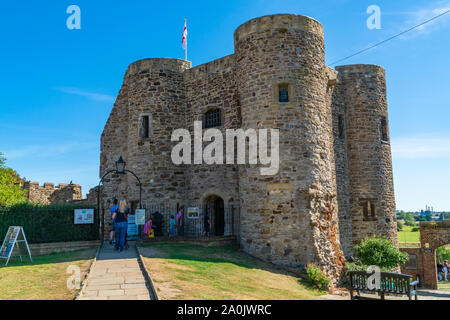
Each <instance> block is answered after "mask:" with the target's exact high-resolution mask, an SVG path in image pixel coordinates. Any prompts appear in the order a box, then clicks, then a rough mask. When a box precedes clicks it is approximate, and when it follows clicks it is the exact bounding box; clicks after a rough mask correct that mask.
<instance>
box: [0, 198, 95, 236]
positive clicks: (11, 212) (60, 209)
mask: <svg viewBox="0 0 450 320" xmlns="http://www.w3.org/2000/svg"><path fill="white" fill-rule="evenodd" d="M75 209H93V207H92V206H86V205H76V204H58V205H35V204H30V203H22V204H18V205H13V206H10V207H6V208H5V207H4V208H0V238H1V240H0V241H3V238H4V237H5V235H6V232H7V231H8V227H9V226H21V227H23V228H24V231H25V235H26V237H27V241H28V243H50V242H69V241H87V240H97V239H98V238H99V223H98V218H97V209H95V215H94V217H95V219H94V224H88V225H76V224H74V223H73V219H74V210H75Z"/></svg>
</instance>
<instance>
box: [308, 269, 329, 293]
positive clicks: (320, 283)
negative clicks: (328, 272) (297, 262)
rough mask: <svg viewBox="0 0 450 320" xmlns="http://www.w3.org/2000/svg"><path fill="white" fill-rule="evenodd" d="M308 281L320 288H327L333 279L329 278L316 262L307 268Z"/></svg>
mask: <svg viewBox="0 0 450 320" xmlns="http://www.w3.org/2000/svg"><path fill="white" fill-rule="evenodd" d="M306 274H307V276H308V281H309V282H310V283H311V284H312V285H313V286H315V287H317V288H318V289H320V290H327V289H328V287H329V286H330V283H331V281H330V280H328V279H327V277H326V276H325V274H324V273H323V272H322V270H320V268H319V267H318V266H316V265H314V264H310V265H308V267H307V268H306Z"/></svg>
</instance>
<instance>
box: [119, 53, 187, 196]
mask: <svg viewBox="0 0 450 320" xmlns="http://www.w3.org/2000/svg"><path fill="white" fill-rule="evenodd" d="M187 68H190V62H188V61H184V60H178V59H165V58H157V59H145V60H140V61H137V62H134V63H132V64H131V65H130V66H129V68H128V70H127V73H126V75H125V82H126V84H127V90H128V92H127V95H128V138H127V154H126V155H124V159H125V161H127V168H128V169H130V170H132V171H133V172H135V173H136V175H137V176H138V177H142V180H143V181H144V183H143V192H142V195H143V200H144V202H145V201H147V202H149V201H151V202H166V203H167V202H182V201H183V199H184V183H185V181H184V168H183V167H180V166H175V165H174V164H173V163H172V160H171V150H172V148H171V146H172V142H171V141H170V139H171V135H172V132H173V131H174V130H175V129H177V128H180V127H182V126H183V123H184V111H185V110H184V109H185V87H184V80H183V77H184V75H183V72H184V71H185V70H186V69H187ZM127 180H128V186H129V188H130V189H129V190H128V192H127V193H128V194H129V195H133V197H134V198H133V199H129V200H134V201H135V200H138V199H136V195H139V186H138V184H137V181H136V179H135V178H134V177H133V176H132V175H127Z"/></svg>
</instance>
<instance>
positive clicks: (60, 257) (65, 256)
mask: <svg viewBox="0 0 450 320" xmlns="http://www.w3.org/2000/svg"><path fill="white" fill-rule="evenodd" d="M96 250H97V249H95V248H94V249H82V250H76V251H67V252H57V253H52V254H49V255H45V256H37V257H32V258H33V261H32V262H31V261H30V258H29V256H28V255H25V256H22V261H20V258H19V257H18V256H17V257H11V259H10V260H9V263H8V265H7V266H5V263H6V259H2V260H0V270H2V269H6V268H9V267H23V266H36V265H43V264H50V263H64V262H72V261H78V260H88V259H92V258H94V256H95V252H96Z"/></svg>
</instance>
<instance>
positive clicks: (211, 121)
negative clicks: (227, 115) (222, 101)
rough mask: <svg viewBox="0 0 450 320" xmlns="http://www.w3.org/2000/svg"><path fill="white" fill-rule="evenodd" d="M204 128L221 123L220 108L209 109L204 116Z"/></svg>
mask: <svg viewBox="0 0 450 320" xmlns="http://www.w3.org/2000/svg"><path fill="white" fill-rule="evenodd" d="M204 118H205V119H204V122H203V123H204V127H205V129H208V128H214V127H220V126H221V125H222V112H221V110H220V109H213V110H209V111H207V112H206V113H205V116H204Z"/></svg>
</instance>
